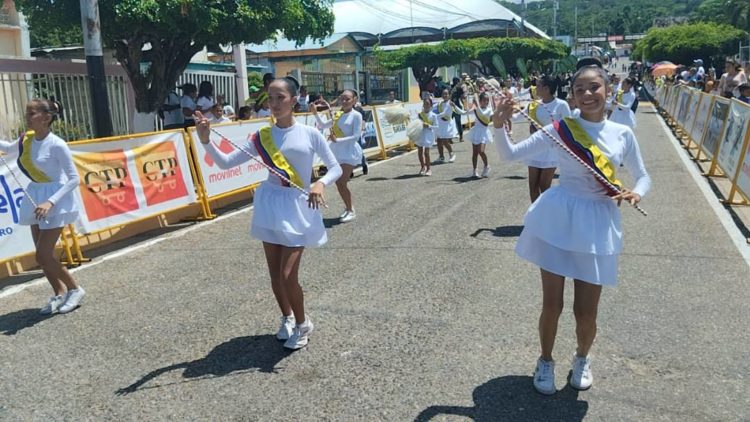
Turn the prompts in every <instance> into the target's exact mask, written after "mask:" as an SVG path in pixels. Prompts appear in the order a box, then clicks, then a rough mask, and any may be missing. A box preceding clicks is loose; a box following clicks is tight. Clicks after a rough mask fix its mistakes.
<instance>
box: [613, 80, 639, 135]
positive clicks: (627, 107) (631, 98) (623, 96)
mask: <svg viewBox="0 0 750 422" xmlns="http://www.w3.org/2000/svg"><path fill="white" fill-rule="evenodd" d="M633 85H635V80H633V78H625V79H623V80H622V83H621V84H620V88H619V89H618V90H617V93H615V96H614V97H613V98H612V114H610V115H609V120H610V121H611V122H615V123H619V124H621V125H625V126H627V127H629V128H631V129H635V126H636V121H635V113H633V110H632V108H631V107H633V103H635V95H636V94H635V91H634V90H633Z"/></svg>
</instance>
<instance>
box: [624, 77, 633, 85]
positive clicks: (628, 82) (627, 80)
mask: <svg viewBox="0 0 750 422" xmlns="http://www.w3.org/2000/svg"><path fill="white" fill-rule="evenodd" d="M622 81H623V82H625V83H627V84H628V85H630V86H635V79H633V78H630V77H628V78H625V79H623V80H622Z"/></svg>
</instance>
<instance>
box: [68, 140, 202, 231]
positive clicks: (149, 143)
mask: <svg viewBox="0 0 750 422" xmlns="http://www.w3.org/2000/svg"><path fill="white" fill-rule="evenodd" d="M69 145H70V149H71V151H72V153H73V161H74V162H75V165H76V170H77V171H78V174H79V176H80V178H81V184H80V185H79V189H78V190H77V195H78V199H79V200H80V204H81V218H80V219H79V221H78V223H77V228H78V230H80V231H81V232H83V233H91V232H94V231H97V230H103V229H107V228H110V227H115V226H119V225H123V224H127V223H130V222H133V221H136V220H140V219H142V218H146V217H150V216H153V215H156V214H159V213H162V212H166V211H169V210H173V209H175V208H178V207H180V206H184V205H189V204H191V203H194V202H195V201H196V195H195V185H194V184H193V179H192V177H191V173H190V163H189V161H188V155H187V151H186V148H185V142H184V139H183V137H182V132H163V133H156V134H152V135H146V136H133V137H132V138H125V139H120V140H117V141H105V142H99V143H97V142H93V143H80V144H76V143H71V144H69Z"/></svg>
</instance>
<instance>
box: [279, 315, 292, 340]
mask: <svg viewBox="0 0 750 422" xmlns="http://www.w3.org/2000/svg"><path fill="white" fill-rule="evenodd" d="M292 331H294V315H289V316H282V317H281V325H280V326H279V331H278V332H277V333H276V338H277V339H279V340H289V337H291V336H292Z"/></svg>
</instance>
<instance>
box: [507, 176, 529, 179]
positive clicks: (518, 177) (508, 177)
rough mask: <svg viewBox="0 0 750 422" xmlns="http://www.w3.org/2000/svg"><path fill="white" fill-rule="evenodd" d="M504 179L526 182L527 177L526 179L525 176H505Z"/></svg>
mask: <svg viewBox="0 0 750 422" xmlns="http://www.w3.org/2000/svg"><path fill="white" fill-rule="evenodd" d="M503 179H508V180H526V177H524V176H505V177H503Z"/></svg>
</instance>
